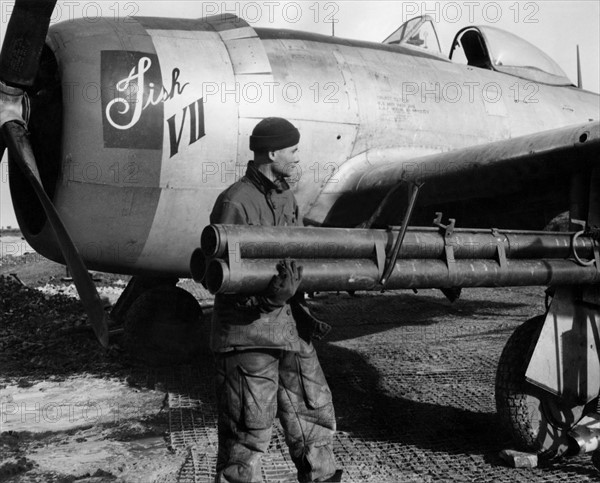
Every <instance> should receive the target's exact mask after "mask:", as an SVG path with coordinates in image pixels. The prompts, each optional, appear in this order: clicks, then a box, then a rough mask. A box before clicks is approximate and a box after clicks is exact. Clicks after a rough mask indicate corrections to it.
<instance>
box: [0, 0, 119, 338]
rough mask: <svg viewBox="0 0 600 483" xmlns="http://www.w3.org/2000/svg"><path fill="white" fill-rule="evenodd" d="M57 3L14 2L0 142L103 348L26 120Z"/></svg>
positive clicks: (98, 311) (0, 61)
mask: <svg viewBox="0 0 600 483" xmlns="http://www.w3.org/2000/svg"><path fill="white" fill-rule="evenodd" d="M56 1H57V0H16V2H15V7H14V11H13V14H12V16H11V18H10V22H9V24H8V27H7V29H6V37H5V39H4V45H3V46H2V51H1V53H0V126H1V132H2V137H3V138H4V142H1V140H0V154H1V153H3V152H4V148H3V145H6V147H8V151H9V154H10V155H11V156H12V157H13V158H14V160H15V162H16V163H17V166H19V168H20V169H21V171H22V172H23V174H24V176H25V177H26V178H27V179H28V180H29V182H30V183H31V186H32V187H33V189H34V191H35V193H36V195H37V197H38V199H39V200H40V203H41V204H42V207H43V209H44V212H45V213H46V216H47V218H48V221H49V223H50V226H52V229H53V230H54V233H55V234H56V238H57V239H58V243H59V245H60V249H61V252H62V254H63V257H64V259H65V262H66V263H67V266H68V267H69V271H70V273H71V275H72V277H73V281H74V282H75V286H76V287H77V291H78V292H79V297H80V299H81V302H82V303H83V306H84V308H85V311H86V312H87V315H88V318H89V320H90V323H91V325H92V328H93V329H94V332H95V334H96V337H98V340H99V341H100V343H101V344H102V346H104V347H108V324H107V321H106V313H105V312H104V307H103V305H102V301H101V300H100V296H99V295H98V292H97V290H96V286H95V285H94V282H93V281H92V277H91V276H90V274H89V273H88V271H87V268H86V267H85V264H84V263H83V260H82V258H81V256H80V255H79V252H78V251H77V248H76V247H75V244H74V243H73V240H72V239H71V237H70V235H69V233H68V232H67V229H66V228H65V225H64V224H63V222H62V220H61V219H60V216H59V214H58V212H57V211H56V208H55V207H54V205H53V204H52V201H51V200H50V198H49V197H48V195H47V194H46V192H45V191H44V187H43V185H42V180H41V178H40V173H39V170H38V168H37V164H36V162H35V156H34V154H33V150H32V149H31V143H30V142H29V135H28V132H27V128H26V127H25V126H26V123H25V121H23V117H22V116H23V112H22V99H23V92H22V91H21V90H20V88H26V87H29V86H32V85H33V84H34V82H35V78H36V75H37V71H38V66H39V62H40V57H41V54H42V49H43V48H44V43H45V40H46V35H47V34H48V27H49V25H50V18H51V16H52V12H53V10H54V6H55V5H56Z"/></svg>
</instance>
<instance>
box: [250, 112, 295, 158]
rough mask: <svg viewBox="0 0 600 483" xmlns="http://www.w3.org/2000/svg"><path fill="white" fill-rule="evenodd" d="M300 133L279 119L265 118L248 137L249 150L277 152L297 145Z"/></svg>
mask: <svg viewBox="0 0 600 483" xmlns="http://www.w3.org/2000/svg"><path fill="white" fill-rule="evenodd" d="M298 141H300V132H299V131H298V129H296V128H295V127H294V125H293V124H292V123H291V122H290V121H287V120H286V119H283V118H281V117H267V118H265V119H263V120H262V121H260V122H259V123H258V124H257V125H256V126H255V127H254V130H253V131H252V135H251V136H250V150H252V151H277V150H279V149H284V148H289V147H290V146H294V145H296V144H298Z"/></svg>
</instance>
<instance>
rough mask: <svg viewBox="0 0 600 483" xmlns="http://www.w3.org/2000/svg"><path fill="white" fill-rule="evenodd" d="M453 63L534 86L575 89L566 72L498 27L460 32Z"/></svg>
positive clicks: (454, 49)
mask: <svg viewBox="0 0 600 483" xmlns="http://www.w3.org/2000/svg"><path fill="white" fill-rule="evenodd" d="M450 59H451V60H452V61H453V62H458V63H463V64H467V65H472V66H475V67H481V68H484V69H490V70H496V71H498V72H503V73H505V74H510V75H515V76H517V77H522V78H524V79H528V80H532V81H534V82H542V83H545V84H553V85H571V81H570V80H569V78H568V77H567V75H566V74H565V73H564V71H563V70H562V69H561V68H560V67H559V65H558V64H557V63H556V62H554V60H552V59H551V58H550V57H549V56H548V55H546V54H545V53H544V52H542V51H541V50H540V49H538V48H537V47H536V46H535V45H533V44H530V43H529V42H527V41H526V40H523V39H522V38H520V37H517V36H516V35H513V34H511V33H509V32H506V31H504V30H501V29H499V28H496V27H490V26H472V27H466V28H464V29H462V30H460V31H459V32H458V33H457V34H456V37H454V41H453V42H452V48H451V49H450Z"/></svg>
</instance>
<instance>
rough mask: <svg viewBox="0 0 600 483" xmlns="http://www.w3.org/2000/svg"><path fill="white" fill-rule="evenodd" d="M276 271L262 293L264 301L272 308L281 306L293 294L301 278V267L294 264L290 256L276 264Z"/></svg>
mask: <svg viewBox="0 0 600 483" xmlns="http://www.w3.org/2000/svg"><path fill="white" fill-rule="evenodd" d="M277 272H278V273H277V275H274V276H273V278H272V279H271V281H270V282H269V286H268V287H267V290H266V292H265V294H264V300H265V302H266V303H267V304H268V305H269V306H271V307H273V308H276V307H283V306H284V305H285V303H286V302H287V301H288V300H289V299H291V298H292V297H293V296H294V294H295V293H296V291H297V290H298V287H299V286H300V282H301V280H302V267H298V266H296V262H295V261H294V260H291V259H290V258H286V259H285V260H281V261H280V262H279V263H278V264H277Z"/></svg>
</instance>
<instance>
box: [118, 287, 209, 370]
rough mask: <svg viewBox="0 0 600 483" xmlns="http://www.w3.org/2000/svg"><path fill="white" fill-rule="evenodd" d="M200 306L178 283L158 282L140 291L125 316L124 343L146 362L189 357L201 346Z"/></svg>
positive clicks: (164, 362)
mask: <svg viewBox="0 0 600 483" xmlns="http://www.w3.org/2000/svg"><path fill="white" fill-rule="evenodd" d="M201 318H202V309H201V308H200V305H199V304H198V302H197V301H196V299H195V298H194V296H193V295H192V294H190V293H189V292H187V291H185V290H183V289H182V288H180V287H174V286H159V287H155V288H152V289H150V290H148V291H146V292H144V293H143V294H142V295H140V296H139V297H138V298H137V299H136V300H135V301H134V302H133V304H132V305H131V307H130V308H129V310H128V311H127V314H126V316H125V331H124V345H125V348H126V350H127V352H128V353H129V355H130V356H131V357H132V358H133V359H135V360H138V361H141V362H144V363H146V364H148V365H153V366H157V365H171V364H181V363H185V362H189V361H191V360H192V359H193V358H194V356H195V355H196V354H198V353H199V351H201V350H203V346H204V345H205V344H204V343H203V334H202V328H203V324H202V320H201Z"/></svg>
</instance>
